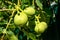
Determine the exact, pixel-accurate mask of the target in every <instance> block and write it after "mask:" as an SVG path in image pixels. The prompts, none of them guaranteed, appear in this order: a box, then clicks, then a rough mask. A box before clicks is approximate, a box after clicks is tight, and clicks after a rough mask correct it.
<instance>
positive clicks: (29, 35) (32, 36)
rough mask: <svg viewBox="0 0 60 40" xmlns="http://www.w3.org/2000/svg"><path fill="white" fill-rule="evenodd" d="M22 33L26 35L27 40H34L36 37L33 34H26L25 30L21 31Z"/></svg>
mask: <svg viewBox="0 0 60 40" xmlns="http://www.w3.org/2000/svg"><path fill="white" fill-rule="evenodd" d="M23 32H24V33H25V34H26V35H27V37H28V38H31V39H32V40H36V36H35V35H34V34H33V33H28V32H27V31H25V30H23Z"/></svg>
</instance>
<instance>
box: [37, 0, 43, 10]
mask: <svg viewBox="0 0 60 40" xmlns="http://www.w3.org/2000/svg"><path fill="white" fill-rule="evenodd" d="M36 4H37V6H38V7H39V8H40V9H41V10H42V9H43V5H42V3H41V2H40V0H36Z"/></svg>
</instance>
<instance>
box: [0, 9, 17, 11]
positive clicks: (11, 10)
mask: <svg viewBox="0 0 60 40" xmlns="http://www.w3.org/2000/svg"><path fill="white" fill-rule="evenodd" d="M13 10H16V9H0V11H13Z"/></svg>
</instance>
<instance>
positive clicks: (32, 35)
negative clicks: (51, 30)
mask: <svg viewBox="0 0 60 40" xmlns="http://www.w3.org/2000/svg"><path fill="white" fill-rule="evenodd" d="M28 37H29V38H31V39H32V40H36V36H35V35H34V34H33V33H29V34H28Z"/></svg>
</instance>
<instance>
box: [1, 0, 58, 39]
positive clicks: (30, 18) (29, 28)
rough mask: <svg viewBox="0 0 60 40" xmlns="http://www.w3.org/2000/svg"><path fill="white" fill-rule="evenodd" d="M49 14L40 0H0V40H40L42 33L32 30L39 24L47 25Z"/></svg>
mask: <svg viewBox="0 0 60 40" xmlns="http://www.w3.org/2000/svg"><path fill="white" fill-rule="evenodd" d="M56 1H57V0H56ZM29 7H31V8H29ZM25 9H26V10H25ZM24 10H25V11H24ZM21 12H23V13H24V14H25V15H24V14H23V13H21ZM26 12H27V13H28V14H29V15H27V13H26ZM51 13H52V12H51V11H50V10H49V9H47V8H43V1H41V0H0V40H40V39H41V38H39V37H41V34H42V33H40V32H39V33H36V32H35V30H34V28H35V26H36V25H37V24H38V23H39V22H45V23H46V24H47V25H48V24H49V20H50V17H51ZM16 15H17V17H15V16H16ZM22 18H23V19H22ZM14 20H15V21H14ZM16 24H17V25H16ZM47 27H48V26H47ZM44 31H46V30H44Z"/></svg>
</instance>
